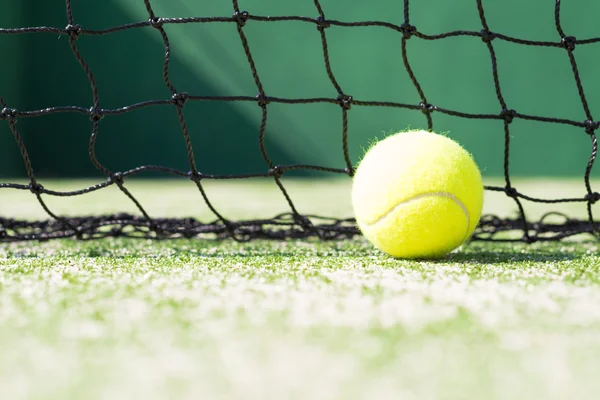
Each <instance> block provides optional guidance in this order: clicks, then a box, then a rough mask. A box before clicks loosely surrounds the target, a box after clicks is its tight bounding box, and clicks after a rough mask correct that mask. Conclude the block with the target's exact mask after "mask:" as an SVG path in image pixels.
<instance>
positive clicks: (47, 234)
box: [0, 0, 600, 243]
mask: <svg viewBox="0 0 600 400" xmlns="http://www.w3.org/2000/svg"><path fill="white" fill-rule="evenodd" d="M409 3H410V2H409V0H404V3H403V19H404V21H403V23H402V24H401V25H395V24H392V23H389V22H382V21H358V22H348V21H337V20H332V19H328V18H327V17H326V12H325V10H324V8H323V6H322V5H321V4H320V2H319V0H314V6H315V14H316V17H315V18H310V17H303V16H261V15H254V14H252V13H251V12H249V11H246V10H242V9H240V7H239V4H238V1H237V0H232V15H231V16H211V17H188V18H166V17H160V16H158V15H156V13H155V12H154V9H153V7H152V1H151V0H144V6H145V9H146V12H147V14H148V19H147V20H145V21H139V22H135V23H129V24H124V25H120V26H114V27H110V28H106V29H101V30H92V29H87V28H85V27H84V26H82V25H79V24H77V22H76V18H75V17H74V15H73V12H72V7H71V0H66V1H65V9H66V16H67V21H68V24H67V26H66V27H64V28H57V27H47V26H38V27H23V28H11V29H8V28H0V35H20V34H25V33H36V34H46V33H50V34H57V33H58V34H60V35H64V36H66V37H68V41H69V46H70V49H71V51H72V53H73V56H74V57H75V59H76V60H77V62H78V63H79V65H80V66H81V68H82V69H83V71H84V72H85V75H86V76H87V79H88V81H89V84H90V87H91V93H92V98H91V106H90V107H89V108H85V107H80V106H52V107H48V108H44V109H38V110H19V109H17V108H14V107H11V104H10V103H9V102H8V101H7V100H6V99H5V98H3V97H2V96H1V94H0V120H2V121H5V122H6V123H7V125H8V128H9V130H10V132H11V133H12V136H13V137H14V140H15V142H16V144H17V147H18V148H19V151H20V153H21V158H22V160H23V164H24V167H25V170H26V172H27V177H28V181H29V184H27V185H25V184H18V183H10V182H8V183H2V182H0V189H3V190H24V191H30V192H31V193H32V195H34V196H36V198H37V201H38V202H39V203H40V205H41V207H42V208H43V209H44V210H45V212H46V213H47V215H48V217H49V218H48V219H47V220H44V221H26V220H18V219H13V218H7V217H2V216H0V241H4V242H15V241H27V240H50V239H58V238H78V239H81V240H90V239H98V238H105V237H136V238H148V239H167V238H192V237H210V236H212V237H217V238H223V239H224V238H232V239H234V240H238V241H247V240H252V239H277V240H282V239H288V238H308V237H318V238H320V239H322V240H338V239H347V238H352V237H354V236H356V235H360V232H359V230H358V228H357V225H356V222H355V220H354V219H352V218H348V219H340V218H331V217H327V216H319V215H303V214H301V213H300V211H299V210H298V208H297V207H296V205H295V204H294V201H293V198H292V196H291V195H290V194H289V192H288V190H287V189H286V187H285V186H284V184H283V182H282V180H281V178H282V177H283V176H284V175H285V173H286V172H288V171H296V170H306V171H308V170H312V171H321V172H327V173H331V174H338V175H339V174H342V175H347V176H348V177H352V176H353V173H354V168H353V165H352V162H351V158H350V155H349V144H348V123H349V122H348V116H349V114H350V113H351V112H352V108H353V107H387V108H392V109H405V110H412V111H415V112H417V111H419V112H421V113H423V115H424V116H425V125H426V126H427V129H429V130H433V128H434V118H433V115H434V114H435V113H441V114H445V115H451V116H455V117H460V118H467V119H483V120H493V121H498V122H499V123H502V125H503V132H504V149H503V151H504V154H503V155H504V157H503V164H504V165H503V167H504V168H503V172H504V181H505V183H504V186H503V187H499V186H486V187H485V189H486V190H487V191H490V192H503V193H504V194H505V195H506V196H508V197H509V198H511V199H512V200H514V202H515V204H516V207H517V209H518V215H517V216H516V217H515V218H500V217H497V216H494V215H484V216H483V217H482V219H481V222H480V224H479V226H478V228H477V230H476V232H475V234H474V235H473V238H472V239H473V240H481V241H524V242H527V243H533V242H537V241H553V240H561V239H564V238H567V237H571V236H574V235H580V234H590V235H592V236H594V237H598V236H599V233H600V228H599V226H598V224H597V223H596V222H595V220H594V216H593V212H592V205H593V204H595V203H596V202H598V200H600V194H599V193H598V192H595V191H594V190H593V189H592V186H591V183H590V176H591V172H592V169H593V166H594V163H595V160H596V156H597V147H598V143H597V138H596V134H595V131H596V130H597V129H598V127H599V126H600V122H599V121H595V120H594V119H593V116H592V112H591V110H590V107H589V104H588V101H587V97H586V91H585V90H584V88H585V87H584V84H583V81H582V78H581V76H580V73H579V70H578V65H577V59H576V57H575V54H574V50H575V48H576V47H577V46H583V45H590V44H593V43H599V42H600V37H599V38H587V39H577V38H575V37H573V36H569V35H568V34H567V33H566V32H565V31H564V29H563V27H562V25H561V3H560V0H556V2H555V8H554V17H555V25H556V31H557V33H558V37H559V40H557V41H531V40H526V39H520V38H514V37H511V36H508V35H504V34H502V33H500V32H495V31H494V30H493V26H490V25H489V24H488V21H487V18H486V14H485V8H484V6H483V4H482V1H481V0H477V1H476V6H477V10H478V15H479V19H480V23H481V27H482V29H481V30H480V31H478V32H477V31H466V30H458V31H452V32H444V33H439V34H435V35H430V34H426V33H424V32H421V31H419V30H418V28H417V27H416V26H414V25H411V23H410V16H411V12H410V7H409V5H410V4H409ZM275 21H295V22H301V23H304V24H312V25H314V26H315V28H316V30H317V31H318V34H319V36H320V39H321V45H322V54H323V65H324V68H325V71H326V73H327V76H328V77H329V80H330V82H331V85H332V87H333V90H335V93H336V95H335V97H331V98H326V97H315V98H281V97H274V96H270V95H269V94H268V93H267V92H266V91H265V89H264V87H263V84H262V81H261V74H260V73H259V71H258V70H257V67H256V64H255V62H254V57H253V53H252V50H251V49H252V48H253V44H252V43H251V41H250V40H249V39H248V37H247V36H246V34H245V31H244V28H245V26H246V25H247V24H248V23H250V22H251V23H269V22H275ZM207 23H211V24H214V23H219V24H235V25H236V29H237V33H238V36H239V39H240V43H241V45H242V48H243V51H244V53H245V56H246V59H247V62H248V68H249V69H250V71H251V74H252V77H253V80H254V83H255V86H256V89H257V92H258V94H257V95H256V96H206V95H201V94H193V93H187V92H184V91H179V90H177V88H176V87H175V85H174V84H173V83H172V81H171V77H170V73H169V65H170V60H171V42H170V39H169V36H168V35H167V32H166V30H165V29H164V27H165V26H166V25H169V24H173V25H174V24H207ZM336 26H337V27H368V26H371V27H380V28H382V29H389V30H392V31H395V32H396V33H397V34H398V35H399V36H398V38H399V41H400V43H401V46H400V49H401V50H400V51H401V55H402V60H403V65H404V69H405V71H406V73H407V74H408V76H409V77H410V80H411V82H412V84H413V85H414V87H415V89H416V91H417V93H418V96H419V101H418V102H416V103H415V104H405V103H396V102H389V101H386V102H383V101H365V100H361V99H358V98H355V97H354V96H352V95H351V94H349V93H346V92H345V91H344V88H343V85H341V84H340V83H339V81H338V80H337V79H336V75H335V70H336V66H335V65H333V64H332V61H331V58H330V55H329V42H328V35H327V30H328V29H329V28H331V27H336ZM141 28H153V29H156V31H157V32H158V34H160V36H161V38H162V41H163V43H164V61H163V81H164V85H165V86H166V87H167V89H168V90H169V92H170V93H171V97H170V98H168V99H154V100H145V101H141V102H138V103H135V104H130V105H127V106H124V107H120V108H114V109H108V108H103V107H102V103H101V99H100V95H99V90H98V85H97V83H96V80H95V77H94V73H93V71H92V70H91V68H90V66H89V64H88V63H87V62H86V60H85V58H84V57H83V56H82V54H81V53H80V51H79V49H78V46H77V41H78V39H79V38H80V37H81V36H85V35H90V36H99V35H107V34H110V33H114V32H120V31H125V30H133V29H141ZM457 36H466V37H473V38H479V39H480V40H481V42H482V43H483V45H484V46H485V47H486V48H487V51H488V53H489V56H490V67H491V74H490V78H491V79H492V80H493V83H494V89H495V93H496V97H497V99H498V105H499V109H498V110H499V111H498V113H496V114H475V113H469V112H465V111H459V110H451V109H447V108H443V107H441V106H439V105H436V104H432V103H430V102H429V101H428V99H427V96H426V93H425V91H424V89H423V87H422V85H421V83H420V81H419V79H418V74H417V73H416V72H415V71H414V70H413V68H412V67H411V63H410V52H409V46H408V42H409V41H410V40H411V39H412V40H413V41H414V40H424V41H434V40H440V39H444V38H448V37H457ZM495 41H506V42H510V43H515V44H519V45H522V46H533V47H549V48H556V49H558V50H563V51H565V53H566V54H565V57H567V58H568V60H569V64H570V66H571V69H572V73H573V79H574V83H575V85H576V87H577V93H578V95H579V98H580V100H581V106H582V109H583V112H584V114H585V116H586V119H585V120H583V121H577V120H570V119H562V118H554V117H549V116H536V115H527V114H524V113H521V112H519V111H517V110H514V109H511V108H510V105H509V102H507V100H506V99H505V98H504V96H503V93H502V76H501V75H500V73H499V70H498V63H499V61H498V58H497V55H496V51H495V48H494V42H495ZM194 101H204V102H205V101H220V102H223V101H227V102H248V103H255V104H256V105H257V106H258V107H260V109H261V122H260V126H259V129H258V132H257V137H258V150H257V151H260V153H261V155H262V158H263V160H264V162H265V164H266V168H265V172H264V173H254V174H237V175H213V174H206V173H203V172H202V169H203V167H204V166H203V165H198V164H197V162H196V158H195V155H194V154H195V153H194V150H195V149H196V150H197V149H198V148H195V147H194V145H193V144H192V140H191V137H190V132H189V130H188V127H187V124H186V119H185V115H184V112H183V110H184V108H185V106H186V104H188V103H189V102H194ZM272 103H280V104H316V103H322V104H337V105H338V106H339V107H340V111H341V118H340V119H341V122H342V123H341V134H340V137H341V143H340V148H341V151H342V153H343V160H344V162H345V166H343V167H340V168H331V167H326V166H322V165H305V164H291V165H277V164H275V163H274V162H273V160H272V159H271V156H270V155H269V153H268V151H267V149H266V146H265V134H266V129H267V126H268V123H269V122H268V121H269V119H268V115H269V114H268V109H269V104H272ZM154 106H161V107H174V108H175V111H176V113H177V117H178V121H179V124H180V127H181V134H182V135H183V139H184V142H185V146H186V150H187V158H188V164H189V170H188V171H183V170H178V169H174V168H168V167H164V166H160V165H141V166H138V167H135V168H133V169H130V170H124V171H112V170H110V169H109V168H108V167H106V166H105V165H104V164H103V162H102V160H100V159H98V157H97V156H96V140H97V138H98V133H99V132H100V129H101V126H102V123H101V121H102V120H103V119H104V118H105V117H110V116H114V115H120V114H125V113H129V112H131V111H134V110H138V109H141V108H147V107H154ZM64 113H78V114H83V115H87V116H88V117H89V119H90V122H91V134H90V139H89V144H88V155H89V159H90V161H91V163H92V164H93V165H94V166H95V167H96V169H97V170H98V171H100V172H101V173H102V174H103V175H105V177H106V181H105V182H101V183H98V184H96V185H93V186H90V187H87V188H83V189H80V190H75V191H63V192H61V191H53V190H49V189H46V188H44V187H43V186H42V185H41V184H40V183H39V182H38V181H37V179H36V175H35V171H34V168H33V166H32V163H31V160H30V157H29V154H28V151H27V148H26V146H25V144H24V142H23V140H22V138H21V133H20V131H19V129H18V128H17V122H18V121H19V120H20V119H25V118H35V117H39V116H44V115H49V114H64ZM515 119H522V120H528V121H537V122H540V123H553V124H563V125H569V126H574V127H579V128H581V129H582V131H583V132H585V134H586V135H588V136H589V137H590V144H591V146H590V157H589V160H588V163H587V166H586V169H585V172H584V177H583V178H584V183H585V187H586V192H587V193H586V194H585V195H584V196H582V197H579V198H557V199H543V198H536V197H532V196H528V195H526V194H524V193H521V192H519V191H518V190H517V189H516V188H515V187H514V186H513V183H512V181H511V175H510V156H511V141H510V137H511V129H510V127H511V123H512V122H513V121H514V120H515ZM201 150H202V149H201ZM147 171H155V172H161V173H164V174H167V175H171V176H173V177H177V178H181V179H187V180H190V181H192V182H193V183H194V185H195V186H196V188H197V190H198V194H199V196H200V198H201V199H202V200H203V201H204V203H205V204H206V205H207V206H208V208H209V209H210V211H211V212H212V214H213V215H214V217H215V219H214V221H209V222H206V223H203V222H200V221H198V220H197V219H194V218H156V217H153V216H152V215H151V214H150V213H148V212H147V210H146V209H145V208H144V205H143V204H142V203H141V202H140V201H138V199H136V198H135V196H134V195H133V194H132V193H131V192H130V191H129V190H128V188H127V184H126V180H127V179H128V178H130V177H133V176H135V175H137V174H140V173H142V172H147ZM257 177H265V178H271V179H273V180H274V182H275V183H276V185H277V187H278V188H279V190H280V191H281V194H282V196H283V197H284V198H285V200H286V202H287V204H288V206H289V209H290V211H289V212H287V213H282V214H278V215H275V216H273V217H272V218H269V219H255V220H244V221H241V220H238V221H234V220H230V219H228V218H227V217H226V216H225V215H224V214H223V213H222V212H221V211H220V210H219V207H218V206H217V205H216V204H214V203H213V201H212V200H211V199H210V198H209V196H208V194H207V192H206V190H205V189H204V186H203V182H205V181H207V180H230V179H247V178H257ZM111 186H116V187H117V188H118V189H119V190H120V191H121V192H122V193H123V195H125V196H126V197H127V198H128V199H129V201H131V202H132V203H133V204H134V205H135V208H136V209H137V210H138V212H139V215H132V214H127V213H118V214H112V215H98V216H88V217H85V216H80V217H63V216H59V215H57V214H56V213H55V212H53V211H52V210H51V209H50V208H49V207H48V205H47V204H46V202H45V201H44V197H45V196H54V197H73V196H80V195H84V194H87V193H91V192H95V191H98V190H105V189H107V188H109V187H111ZM524 201H528V202H534V203H546V204H559V203H582V204H586V207H587V219H586V220H578V219H573V218H570V217H569V216H567V215H565V214H563V213H558V212H549V213H547V214H545V215H543V216H542V217H541V218H540V219H539V220H537V221H532V220H529V219H528V218H527V216H526V213H525V208H524V206H523V202H524ZM557 218H558V219H559V221H558V222H557V221H556V219H557ZM504 233H517V234H519V233H520V236H517V237H515V236H514V235H513V236H506V235H504Z"/></svg>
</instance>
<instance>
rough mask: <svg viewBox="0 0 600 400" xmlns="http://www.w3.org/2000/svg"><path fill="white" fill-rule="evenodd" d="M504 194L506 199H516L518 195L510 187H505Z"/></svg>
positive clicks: (515, 190)
mask: <svg viewBox="0 0 600 400" xmlns="http://www.w3.org/2000/svg"><path fill="white" fill-rule="evenodd" d="M504 193H506V195H507V196H508V197H517V195H518V194H519V192H517V189H515V188H514V187H511V186H506V187H505V188H504Z"/></svg>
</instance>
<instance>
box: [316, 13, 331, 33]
mask: <svg viewBox="0 0 600 400" xmlns="http://www.w3.org/2000/svg"><path fill="white" fill-rule="evenodd" d="M316 21H317V29H318V30H320V31H322V30H324V29H327V28H329V27H330V26H331V24H330V23H329V22H328V21H327V20H326V19H325V18H324V17H323V16H322V15H319V16H318V17H317V18H316Z"/></svg>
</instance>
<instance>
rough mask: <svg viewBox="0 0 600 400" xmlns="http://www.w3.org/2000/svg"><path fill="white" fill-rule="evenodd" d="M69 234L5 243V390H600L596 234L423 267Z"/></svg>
mask: <svg viewBox="0 0 600 400" xmlns="http://www.w3.org/2000/svg"><path fill="white" fill-rule="evenodd" d="M66 243H67V244H68V247H65V246H64V244H63V245H60V244H58V243H57V242H51V243H45V244H41V245H39V246H36V247H37V248H36V249H32V248H31V247H30V246H28V245H24V244H21V245H4V246H3V247H1V248H0V271H1V272H2V273H0V326H2V327H3V329H2V330H0V342H1V343H3V344H4V348H3V351H2V352H0V387H2V388H3V392H4V393H5V394H6V393H8V394H9V397H8V398H16V397H19V396H21V397H25V398H31V397H40V396H41V397H44V398H51V399H59V398H65V397H81V396H85V397H86V398H92V399H94V398H98V399H109V398H114V396H117V397H119V398H145V399H159V398H166V397H170V398H173V397H176V398H181V399H188V398H189V399H192V398H197V396H198V394H199V393H201V394H202V397H203V398H215V399H219V398H228V399H229V398H248V399H280V398H288V397H290V396H292V394H293V395H294V396H296V397H298V398H303V399H304V398H306V399H308V398H311V399H312V398H327V399H360V398H367V397H368V398H390V397H392V396H393V397H394V398H396V396H397V395H398V393H401V394H403V396H404V397H403V398H408V399H423V398H431V399H451V398H462V399H480V398H502V399H509V398H510V399H513V398H544V399H566V398H572V397H571V396H574V397H575V398H589V397H586V395H587V394H589V393H593V392H597V390H598V389H600V386H599V385H598V383H597V380H596V379H594V376H595V374H596V371H597V369H596V366H597V358H598V357H600V311H598V310H600V285H598V282H600V259H598V256H597V255H596V251H597V249H596V248H595V247H594V246H593V245H591V244H588V245H583V244H579V245H570V246H564V245H551V246H548V245H535V246H530V247H527V246H523V245H520V246H514V247H511V246H497V245H495V246H490V245H484V244H473V245H471V246H468V247H467V248H466V249H463V250H462V251H459V252H457V253H455V254H453V255H452V256H450V257H448V258H447V259H445V260H442V261H439V262H435V263H431V262H406V261H398V260H393V259H391V258H388V257H382V256H380V255H378V253H377V252H375V251H373V250H372V249H371V248H370V247H369V246H368V245H366V244H365V245H364V246H363V245H362V244H361V242H360V241H358V242H357V243H354V244H352V243H345V244H343V243H342V244H336V243H329V244H327V243H309V242H290V243H275V242H257V243H251V244H242V243H240V244H233V243H230V242H229V243H221V244H218V243H211V242H204V241H176V242H171V243H167V242H164V243H158V244H152V245H151V244H148V243H144V242H142V241H127V240H110V241H103V242H99V243H96V242H93V243H81V244H77V243H74V242H66ZM595 249H596V250H595ZM92 253H95V254H102V255H95V256H91V257H90V256H89V255H90V254H92ZM31 382H35V383H36V384H35V385H30V384H29V383H31ZM90 393H93V394H90Z"/></svg>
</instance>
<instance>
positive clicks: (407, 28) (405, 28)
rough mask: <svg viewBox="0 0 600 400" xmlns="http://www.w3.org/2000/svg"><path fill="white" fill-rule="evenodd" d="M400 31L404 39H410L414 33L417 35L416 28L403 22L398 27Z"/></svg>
mask: <svg viewBox="0 0 600 400" xmlns="http://www.w3.org/2000/svg"><path fill="white" fill-rule="evenodd" d="M400 31H401V32H402V35H403V36H404V38H405V39H410V38H411V37H412V36H413V35H414V34H415V33H417V27H416V26H413V25H411V24H407V23H406V22H405V23H403V24H402V25H400Z"/></svg>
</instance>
